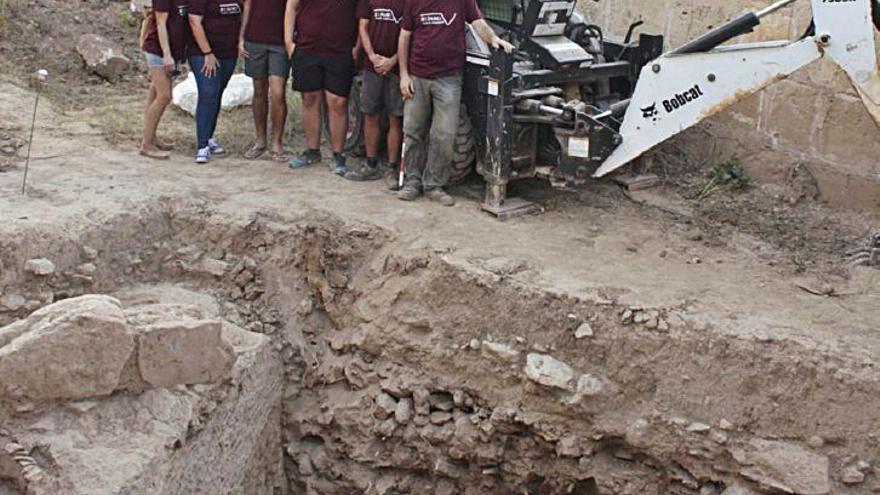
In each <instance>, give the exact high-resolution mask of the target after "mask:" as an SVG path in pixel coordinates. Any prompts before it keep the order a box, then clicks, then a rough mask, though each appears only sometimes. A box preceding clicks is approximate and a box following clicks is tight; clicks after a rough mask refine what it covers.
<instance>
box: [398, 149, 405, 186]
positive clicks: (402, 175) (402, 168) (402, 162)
mask: <svg viewBox="0 0 880 495" xmlns="http://www.w3.org/2000/svg"><path fill="white" fill-rule="evenodd" d="M405 177H406V143H405V142H404V143H401V144H400V175H399V176H398V178H397V187H398V188H401V189H402V188H403V180H404V178H405Z"/></svg>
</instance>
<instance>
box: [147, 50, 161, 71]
mask: <svg viewBox="0 0 880 495" xmlns="http://www.w3.org/2000/svg"><path fill="white" fill-rule="evenodd" d="M144 55H145V56H146V58H147V67H149V68H151V69H161V68H162V67H165V59H164V58H162V57H161V56H159V55H156V54H155V53H150V52H144Z"/></svg>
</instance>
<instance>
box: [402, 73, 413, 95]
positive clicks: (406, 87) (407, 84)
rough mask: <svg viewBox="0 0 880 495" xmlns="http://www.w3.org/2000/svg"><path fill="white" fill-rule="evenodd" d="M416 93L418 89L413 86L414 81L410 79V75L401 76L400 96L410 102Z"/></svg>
mask: <svg viewBox="0 0 880 495" xmlns="http://www.w3.org/2000/svg"><path fill="white" fill-rule="evenodd" d="M415 92H416V87H415V85H414V84H413V80H412V78H411V77H409V74H401V75H400V94H401V95H403V99H404V100H408V99H410V98H412V97H413V95H414V94H415Z"/></svg>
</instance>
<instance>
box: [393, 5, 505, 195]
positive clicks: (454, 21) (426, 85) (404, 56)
mask: <svg viewBox="0 0 880 495" xmlns="http://www.w3.org/2000/svg"><path fill="white" fill-rule="evenodd" d="M466 22H469V23H471V25H472V26H473V28H474V30H475V31H476V33H477V35H478V36H480V38H482V39H483V40H484V41H485V42H486V43H489V44H490V45H492V47H493V48H495V49H499V48H503V49H504V50H505V51H507V52H508V53H509V52H511V51H513V45H511V44H510V43H508V42H507V41H505V40H502V39H501V38H499V37H498V36H497V35H496V34H495V32H494V31H492V28H491V27H489V25H488V24H487V23H486V21H485V20H483V14H482V13H481V12H480V9H479V8H478V7H477V4H476V1H475V0H408V1H407V4H406V10H405V11H404V14H403V20H402V21H401V31H400V40H399V45H398V49H397V56H398V58H399V59H400V91H401V93H402V94H403V97H404V98H405V99H406V100H407V101H406V105H405V109H404V116H403V132H404V135H405V142H404V150H405V151H404V155H405V160H406V175H407V177H406V184H405V185H404V187H403V189H401V190H400V192H399V193H398V197H399V198H400V199H402V200H405V201H413V200H415V199H416V198H418V197H419V195H421V194H422V191H423V190H424V193H425V196H427V197H428V199H430V200H432V201H436V202H438V203H440V204H442V205H444V206H452V205H454V204H455V200H454V199H452V196H450V195H449V194H447V193H446V192H445V191H444V190H443V187H444V186H446V184H447V182H448V181H449V174H450V165H451V163H452V159H453V156H454V155H453V149H454V145H455V135H456V133H457V131H458V113H459V107H460V105H461V84H462V82H461V71H462V68H464V61H465V48H466V47H465V23H466ZM429 131H430V139H428V136H427V134H428V133H429ZM428 142H430V145H428Z"/></svg>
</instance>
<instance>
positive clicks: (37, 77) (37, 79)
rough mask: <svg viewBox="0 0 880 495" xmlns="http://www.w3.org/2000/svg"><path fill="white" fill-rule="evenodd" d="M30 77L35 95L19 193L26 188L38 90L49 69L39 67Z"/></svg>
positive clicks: (38, 102)
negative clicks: (34, 88) (34, 87)
mask: <svg viewBox="0 0 880 495" xmlns="http://www.w3.org/2000/svg"><path fill="white" fill-rule="evenodd" d="M32 77H33V79H34V85H35V86H36V91H37V95H36V97H35V98H34V113H33V115H31V135H30V138H29V139H28V147H27V156H26V157H25V161H24V176H23V177H22V179H21V194H24V193H25V190H26V188H27V177H28V170H29V169H30V166H31V146H33V144H34V127H35V124H36V123H37V107H38V106H39V105H40V91H41V90H42V89H43V83H45V82H46V80H47V79H49V71H47V70H46V69H40V70H38V71H37V72H35V73H34V75H33V76H32Z"/></svg>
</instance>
